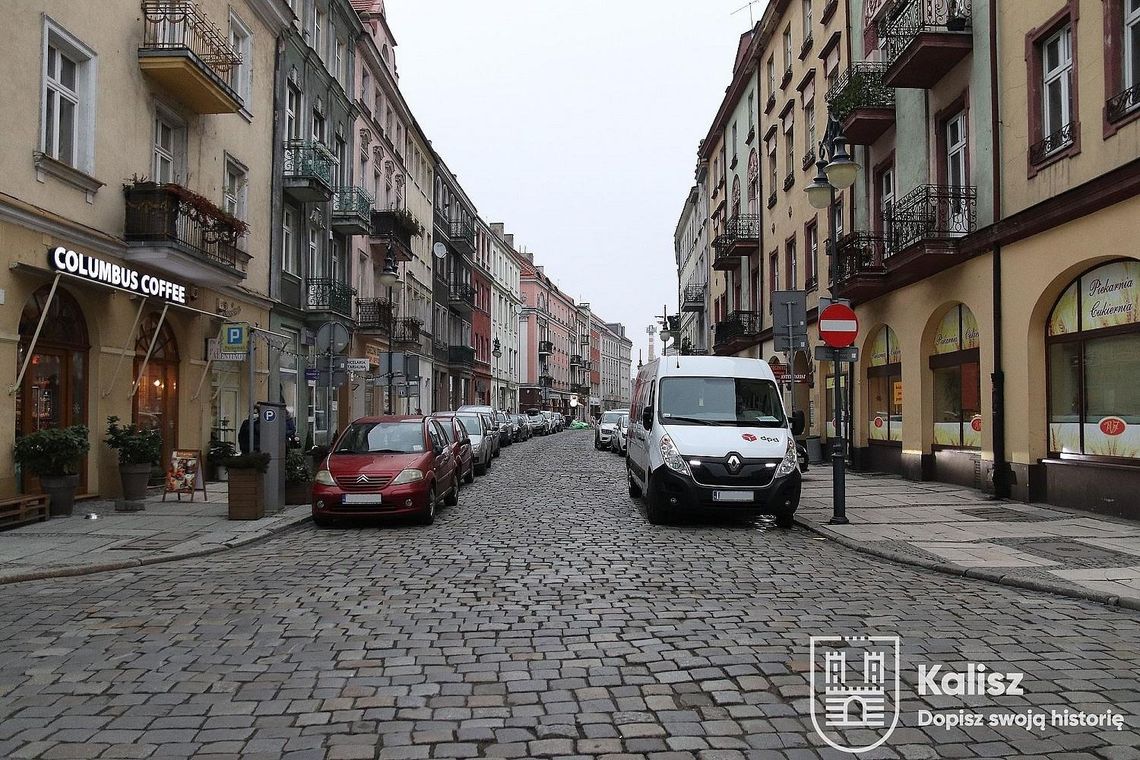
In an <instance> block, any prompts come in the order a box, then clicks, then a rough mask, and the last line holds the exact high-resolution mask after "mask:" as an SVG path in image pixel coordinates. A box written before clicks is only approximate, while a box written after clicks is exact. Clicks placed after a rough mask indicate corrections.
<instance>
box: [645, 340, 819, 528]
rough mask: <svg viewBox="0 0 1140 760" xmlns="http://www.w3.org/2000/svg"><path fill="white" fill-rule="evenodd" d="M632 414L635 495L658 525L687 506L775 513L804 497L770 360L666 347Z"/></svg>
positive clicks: (784, 513)
mask: <svg viewBox="0 0 1140 760" xmlns="http://www.w3.org/2000/svg"><path fill="white" fill-rule="evenodd" d="M630 406H631V409H630V413H629V439H628V442H627V446H628V450H629V454H628V456H627V458H626V474H627V477H628V478H629V495H630V496H633V497H638V496H641V495H642V494H644V495H645V505H646V510H645V511H646V514H647V515H648V517H649V521H650V522H652V523H654V524H660V523H662V522H666V521H667V520H668V518H669V515H670V514H671V513H674V512H677V511H680V510H682V509H689V510H699V511H731V512H736V513H746V514H769V515H775V517H776V521H777V523H778V524H779V525H781V526H782V527H791V525H792V516H793V515H794V514H795V511H796V508H797V507H798V506H799V503H800V471H799V467H798V461H797V456H796V443H795V437H794V436H795V435H799V434H800V433H802V432H803V413H802V412H796V413H795V415H793V419H792V420H791V421H789V420H788V417H787V415H785V413H784V404H783V400H782V399H781V397H780V389H779V387H778V386H777V384H776V378H775V377H774V376H773V375H772V370H771V369H770V368H769V367H768V364H767V363H766V362H763V361H760V360H759V359H741V358H737V357H728V356H667V357H662V358H659V359H657V360H655V361H652V362H650V363H649V364H646V365H645V366H644V367H642V369H641V371H640V372H639V373H638V375H637V380H636V381H635V383H634V387H633V402H632V404H631V405H630Z"/></svg>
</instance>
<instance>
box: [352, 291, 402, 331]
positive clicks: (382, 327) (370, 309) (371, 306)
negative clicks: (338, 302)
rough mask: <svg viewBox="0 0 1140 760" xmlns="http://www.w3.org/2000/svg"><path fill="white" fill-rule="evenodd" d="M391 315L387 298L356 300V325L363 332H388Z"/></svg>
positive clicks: (390, 324) (390, 325)
mask: <svg viewBox="0 0 1140 760" xmlns="http://www.w3.org/2000/svg"><path fill="white" fill-rule="evenodd" d="M393 314H394V312H393V309H392V302H391V301H389V300H388V299H387V298H357V299H356V325H357V327H359V328H360V329H361V330H362V331H364V332H383V333H386V332H389V331H390V330H391V329H392V317H393Z"/></svg>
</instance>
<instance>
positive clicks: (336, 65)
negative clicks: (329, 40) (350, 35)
mask: <svg viewBox="0 0 1140 760" xmlns="http://www.w3.org/2000/svg"><path fill="white" fill-rule="evenodd" d="M346 62H347V61H346V56H345V46H344V42H342V41H341V40H340V39H339V38H337V41H336V54H335V55H334V57H333V76H335V77H336V80H337V81H338V82H340V83H341V84H342V85H343V86H344V87H345V89H346V90H347V89H351V88H350V87H349V86H348V84H347V83H348V71H347V70H346V66H345V64H346Z"/></svg>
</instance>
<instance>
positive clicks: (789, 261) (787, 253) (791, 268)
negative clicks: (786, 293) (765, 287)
mask: <svg viewBox="0 0 1140 760" xmlns="http://www.w3.org/2000/svg"><path fill="white" fill-rule="evenodd" d="M784 277H785V278H786V281H785V283H784V287H785V288H787V289H788V290H795V289H796V239H795V238H794V237H793V238H791V239H789V240H788V241H787V242H786V243H785V244H784Z"/></svg>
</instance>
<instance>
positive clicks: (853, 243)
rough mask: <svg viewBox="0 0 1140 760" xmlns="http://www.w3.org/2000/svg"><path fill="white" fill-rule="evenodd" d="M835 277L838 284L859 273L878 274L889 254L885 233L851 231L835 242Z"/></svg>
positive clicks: (888, 243)
mask: <svg viewBox="0 0 1140 760" xmlns="http://www.w3.org/2000/svg"><path fill="white" fill-rule="evenodd" d="M835 247H836V251H837V252H838V253H837V256H836V259H835V270H834V271H835V277H836V278H837V280H838V282H839V284H840V285H842V284H843V283H845V282H847V281H848V280H850V279H851V278H852V277H854V276H856V275H859V274H880V273H882V272H883V271H884V268H883V262H885V261H886V260H887V259H888V258H889V257H890V255H891V248H890V242H889V239H888V237H887V236H886V235H877V234H874V233H869V232H851V233H848V234H846V235H844V236H843V237H841V238H839V240H838V241H837V243H836V246H835Z"/></svg>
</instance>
